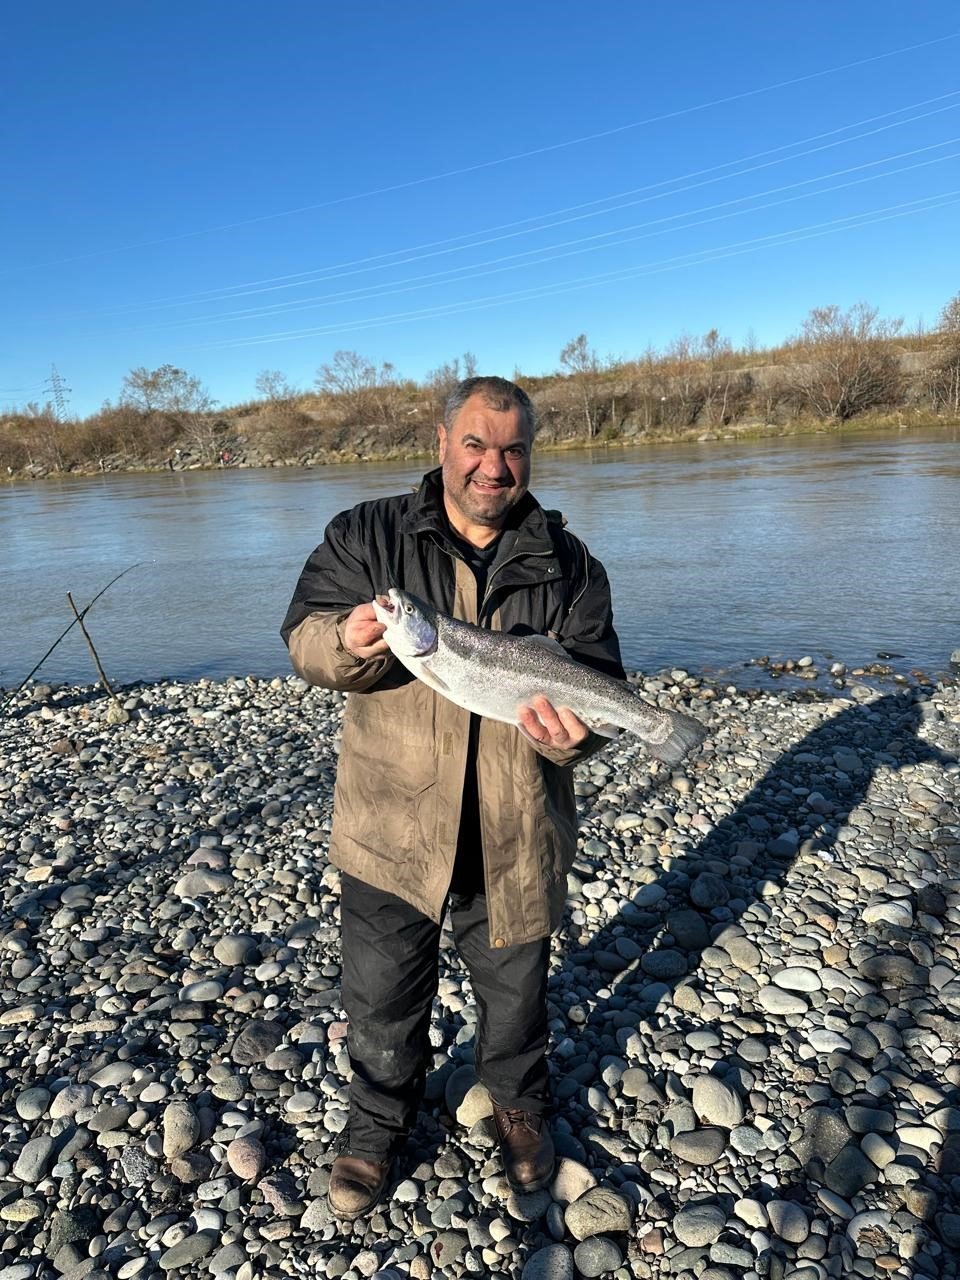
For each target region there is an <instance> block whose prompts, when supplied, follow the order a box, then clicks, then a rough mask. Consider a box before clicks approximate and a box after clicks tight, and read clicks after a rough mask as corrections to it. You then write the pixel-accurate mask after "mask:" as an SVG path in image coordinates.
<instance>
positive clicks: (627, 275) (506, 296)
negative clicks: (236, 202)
mask: <svg viewBox="0 0 960 1280" xmlns="http://www.w3.org/2000/svg"><path fill="white" fill-rule="evenodd" d="M957 203H960V190H954V191H947V192H941V193H939V194H937V195H935V196H924V197H922V198H921V199H919V200H908V201H904V202H901V203H900V204H896V205H887V206H885V207H884V208H881V209H875V210H870V211H868V212H867V213H865V214H856V215H848V216H846V217H842V218H833V219H830V220H829V221H828V222H822V223H812V224H810V225H809V226H807V227H797V228H794V229H791V230H787V231H778V232H773V233H771V234H770V235H766V236H754V237H752V238H751V239H748V240H743V241H736V242H734V243H733V244H731V245H721V246H718V247H716V248H714V249H700V250H694V251H693V252H691V253H686V254H677V255H674V256H673V257H671V258H666V259H662V260H660V261H659V262H652V263H643V264H640V265H639V266H634V267H628V268H626V269H619V270H616V271H604V272H600V273H598V274H596V275H592V276H581V277H575V278H574V279H573V280H566V281H557V282H556V283H555V284H552V285H545V286H540V287H533V288H527V289H518V290H514V291H513V292H511V293H498V294H492V295H488V296H486V297H482V298H479V299H472V300H468V301H464V302H452V303H445V304H440V305H438V306H435V307H425V308H421V309H419V310H416V311H411V312H395V313H393V314H387V315H382V316H372V317H369V318H367V319H362V320H355V321H345V322H340V323H338V324H331V325H323V326H318V327H311V328H305V329H293V330H287V331H284V332H281V333H275V334H261V335H259V336H256V337H248V338H236V339H230V340H226V341H221V342H212V343H198V344H197V345H196V346H195V347H194V348H193V350H197V351H216V350H228V349H233V348H238V347H254V346H268V345H272V344H274V343H278V342H293V341H297V340H298V339H303V338H315V337H327V336H329V335H330V334H342V333H348V332H358V331H360V330H362V329H372V328H380V327H384V326H389V325H392V324H404V323H410V322H413V321H416V320H424V319H434V318H437V317H440V316H448V315H462V314H466V313H469V312H473V311H486V310H489V309H490V308H492V307H498V306H506V305H509V304H510V303H513V302H529V301H534V300H536V299H538V298H545V297H554V296H557V295H559V294H564V293H575V292H579V291H581V290H583V289H589V288H594V287H597V286H601V285H604V284H614V283H617V282H619V281H621V280H627V279H636V278H638V277H641V276H647V275H658V274H662V273H663V272H666V271H674V270H680V269H682V268H684V267H689V266H705V265H707V264H709V263H711V262H718V261H722V260H723V259H726V258H733V257H740V256H742V255H743V254H746V253H752V252H756V251H758V250H759V249H763V248H779V247H781V246H782V245H788V244H796V243H800V242H801V241H804V240H812V239H816V238H819V237H821V236H825V235H832V234H835V233H837V232H840V231H852V230H856V229H858V228H859V227H863V226H870V225H873V224H874V223H879V222H889V221H892V220H893V219H895V218H903V217H909V216H911V215H912V214H916V213H929V212H932V211H934V210H936V209H941V208H946V207H948V206H951V205H955V204H957Z"/></svg>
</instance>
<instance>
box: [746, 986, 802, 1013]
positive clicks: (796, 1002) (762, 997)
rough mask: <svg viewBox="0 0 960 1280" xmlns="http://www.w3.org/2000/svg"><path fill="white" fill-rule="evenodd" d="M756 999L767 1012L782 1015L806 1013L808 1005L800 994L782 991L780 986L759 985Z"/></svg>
mask: <svg viewBox="0 0 960 1280" xmlns="http://www.w3.org/2000/svg"><path fill="white" fill-rule="evenodd" d="M757 1001H758V1003H759V1004H761V1005H762V1006H763V1008H764V1009H766V1011H767V1013H775V1014H779V1015H781V1016H783V1017H786V1016H789V1015H791V1014H801V1013H807V1012H808V1011H809V1009H810V1006H809V1005H808V1004H807V1002H806V1000H804V999H803V997H802V996H798V995H795V994H794V992H792V991H784V990H783V988H782V987H775V986H772V985H771V986H769V987H761V988H760V990H759V992H758V993H757Z"/></svg>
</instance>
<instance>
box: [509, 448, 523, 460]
mask: <svg viewBox="0 0 960 1280" xmlns="http://www.w3.org/2000/svg"><path fill="white" fill-rule="evenodd" d="M507 453H509V455H510V457H511V458H525V457H526V456H527V451H526V450H525V449H508V450H507Z"/></svg>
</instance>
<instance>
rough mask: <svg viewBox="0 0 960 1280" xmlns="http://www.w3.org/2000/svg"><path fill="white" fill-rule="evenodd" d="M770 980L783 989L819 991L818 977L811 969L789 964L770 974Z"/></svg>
mask: <svg viewBox="0 0 960 1280" xmlns="http://www.w3.org/2000/svg"><path fill="white" fill-rule="evenodd" d="M770 981H771V982H773V983H774V984H775V985H776V986H778V987H781V988H782V989H783V990H784V991H819V990H820V987H821V982H820V977H819V975H818V974H817V973H816V972H815V971H814V970H813V969H804V968H802V967H800V966H791V967H788V968H786V969H780V970H779V971H778V972H777V973H774V974H771V976H770Z"/></svg>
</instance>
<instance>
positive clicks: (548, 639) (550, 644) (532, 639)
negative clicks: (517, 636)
mask: <svg viewBox="0 0 960 1280" xmlns="http://www.w3.org/2000/svg"><path fill="white" fill-rule="evenodd" d="M523 642H524V644H535V645H537V646H538V648H540V649H546V650H547V652H548V653H555V654H556V655H557V657H559V658H566V660H567V661H568V662H572V661H573V659H572V658H571V657H570V655H569V653H567V651H566V649H565V648H564V647H563V645H562V644H561V643H560V641H559V640H554V639H553V637H552V636H524V637H523Z"/></svg>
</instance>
